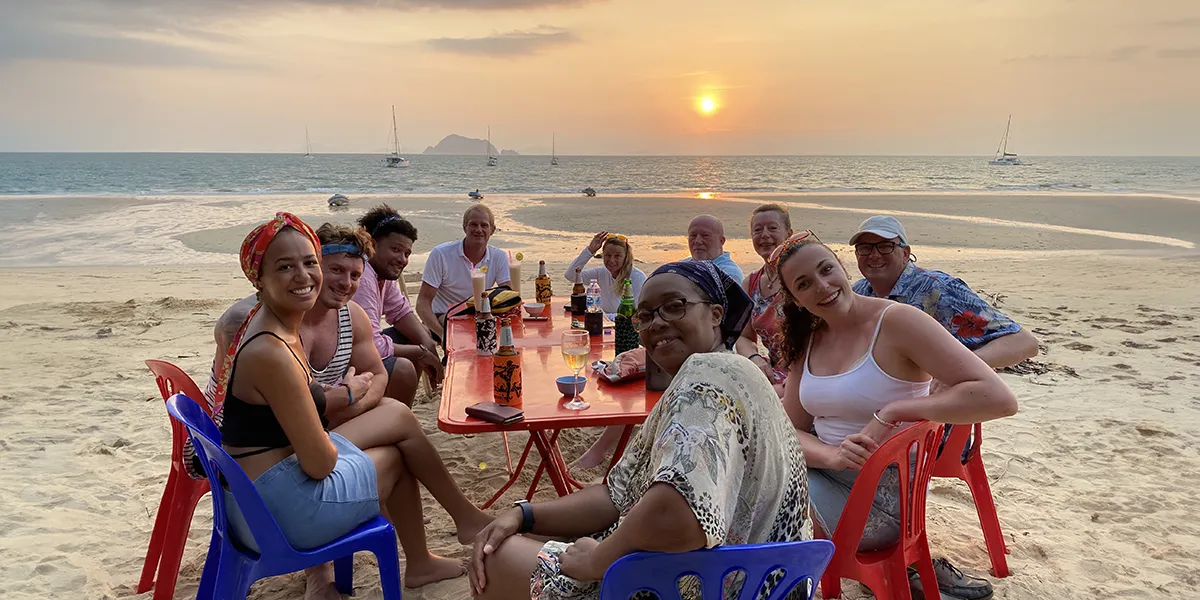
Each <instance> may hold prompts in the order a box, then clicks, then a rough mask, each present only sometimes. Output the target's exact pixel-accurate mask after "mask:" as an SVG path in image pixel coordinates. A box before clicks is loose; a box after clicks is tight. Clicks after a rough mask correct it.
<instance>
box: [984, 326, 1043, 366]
mask: <svg viewBox="0 0 1200 600" xmlns="http://www.w3.org/2000/svg"><path fill="white" fill-rule="evenodd" d="M1037 353H1038V341H1037V338H1035V337H1033V334H1032V333H1029V330H1027V329H1025V328H1021V329H1020V330H1018V331H1017V332H1016V333H1010V334H1008V335H1002V336H1000V337H998V338H995V339H993V340H992V341H990V342H987V343H986V344H984V345H982V346H980V347H978V348H976V349H975V356H978V357H979V358H981V359H982V360H983V362H985V363H987V365H988V366H989V367H991V368H993V369H1003V368H1004V367H1011V366H1013V365H1015V364H1017V363H1019V362H1021V361H1023V360H1025V359H1027V358H1033V357H1035V356H1037Z"/></svg>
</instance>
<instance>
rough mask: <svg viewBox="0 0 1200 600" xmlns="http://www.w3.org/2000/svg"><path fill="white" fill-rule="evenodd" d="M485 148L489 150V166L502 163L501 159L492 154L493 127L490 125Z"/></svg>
mask: <svg viewBox="0 0 1200 600" xmlns="http://www.w3.org/2000/svg"><path fill="white" fill-rule="evenodd" d="M485 150H487V166H489V167H494V166H496V165H498V164H500V159H499V158H496V157H495V156H492V128H491V127H490V126H489V127H488V137H487V148H485Z"/></svg>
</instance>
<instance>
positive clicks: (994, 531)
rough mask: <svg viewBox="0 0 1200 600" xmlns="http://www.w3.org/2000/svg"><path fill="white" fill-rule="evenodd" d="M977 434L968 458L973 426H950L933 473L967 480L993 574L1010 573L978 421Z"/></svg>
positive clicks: (1006, 550)
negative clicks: (963, 451) (981, 447)
mask: <svg viewBox="0 0 1200 600" xmlns="http://www.w3.org/2000/svg"><path fill="white" fill-rule="evenodd" d="M974 431H975V436H974V439H973V440H972V441H971V447H970V448H969V449H968V450H967V458H966V460H963V458H962V450H961V449H962V448H964V447H966V445H967V438H968V437H969V436H970V435H971V427H968V426H966V425H956V426H954V427H953V428H951V430H950V437H949V439H947V440H946V445H945V446H944V448H945V449H944V450H943V451H942V455H941V456H940V457H938V459H937V462H936V463H934V465H933V476H934V477H954V478H957V479H961V480H963V481H965V482H967V487H968V488H970V489H971V500H972V501H974V502H975V512H977V513H979V526H980V527H981V528H983V541H984V543H985V544H987V551H988V558H989V559H990V560H991V561H992V575H993V576H995V577H1008V559H1007V558H1005V556H1004V555H1005V554H1008V546H1007V545H1005V543H1004V532H1003V531H1001V530H1000V517H999V515H997V514H996V502H995V500H993V499H992V486H991V485H989V484H988V476H987V472H986V471H984V470H983V455H982V454H981V453H980V451H979V446H980V444H981V443H982V441H983V428H982V427H981V426H980V425H979V423H976V424H975V429H974Z"/></svg>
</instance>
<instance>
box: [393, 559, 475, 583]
mask: <svg viewBox="0 0 1200 600" xmlns="http://www.w3.org/2000/svg"><path fill="white" fill-rule="evenodd" d="M466 574H467V564H466V563H465V562H463V561H462V560H459V559H455V558H442V557H440V556H437V555H436V554H430V555H429V556H427V557H426V558H425V560H422V561H421V562H419V563H416V562H413V561H411V560H409V561H406V564H405V565H404V587H406V588H409V589H412V588H419V587H421V586H424V585H429V584H431V583H435V582H438V581H445V580H447V579H454V578H455V577H462V576H463V575H466Z"/></svg>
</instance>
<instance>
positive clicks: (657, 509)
mask: <svg viewBox="0 0 1200 600" xmlns="http://www.w3.org/2000/svg"><path fill="white" fill-rule="evenodd" d="M634 316H635V323H636V327H637V329H638V331H639V333H640V334H641V339H642V344H643V345H644V346H645V347H646V351H647V352H648V353H649V355H650V357H651V358H653V359H654V361H655V362H656V363H658V364H659V365H661V366H662V368H663V369H664V370H665V371H666V372H667V373H670V374H671V375H672V376H673V380H672V382H671V385H670V387H668V388H667V390H666V391H665V392H663V396H662V398H661V399H660V400H659V401H658V404H656V405H655V407H654V409H653V410H652V411H650V414H649V415H647V417H646V422H645V424H644V425H643V427H642V428H641V430H640V431H639V432H638V434H637V435H636V436H635V437H634V439H633V440H632V441H631V442H630V445H629V450H628V451H626V453H625V455H624V456H623V457H622V458H621V460H620V461H619V462H618V463H617V465H616V466H615V467H614V468H613V470H612V472H611V473H609V476H608V482H607V483H606V484H600V485H597V486H593V487H589V488H586V489H584V490H582V491H579V492H576V493H574V494H571V495H569V496H564V497H562V498H558V499H556V500H551V501H549V502H539V503H536V504H529V503H525V502H520V503H518V506H517V507H514V508H512V509H510V510H508V511H507V512H504V513H501V514H500V515H499V516H498V517H497V518H496V520H495V521H493V522H492V524H491V525H488V526H487V527H486V528H485V529H484V530H483V531H482V532H481V533H480V534H479V535H478V536H476V539H475V548H474V552H473V556H472V562H471V565H470V577H471V587H472V592H473V594H474V595H476V596H477V597H481V598H526V597H530V598H533V599H534V600H551V599H553V600H560V599H568V598H569V599H577V598H587V599H594V598H598V597H599V590H600V579H601V578H602V577H603V576H604V572H605V571H606V570H607V569H608V567H609V565H611V564H612V563H613V562H614V561H616V560H617V559H618V558H620V557H622V556H624V555H626V554H630V553H632V552H636V551H643V550H645V551H659V552H686V551H689V550H697V549H700V548H711V547H714V546H720V545H727V544H756V543H766V542H784V541H793V540H804V539H809V538H810V537H811V525H810V523H809V521H808V486H807V480H806V477H805V467H804V456H803V454H801V451H800V445H799V443H798V442H797V440H796V436H795V434H794V432H793V431H792V428H791V426H790V424H789V423H788V421H787V416H786V414H785V413H784V411H783V408H782V407H781V406H780V404H779V400H778V397H777V396H776V395H775V391H774V390H773V389H772V388H771V385H770V382H769V381H767V379H766V377H764V376H763V375H762V373H761V372H760V371H759V370H758V368H757V367H755V366H754V365H753V364H752V363H751V362H750V361H748V360H746V359H745V358H744V357H741V356H738V355H736V354H734V353H732V352H730V351H729V349H730V347H731V346H732V345H733V342H734V340H736V339H737V337H738V336H739V335H741V332H742V329H744V328H745V326H746V322H747V321H748V320H749V318H750V299H749V298H748V297H747V296H746V293H745V292H744V291H742V289H741V287H739V286H738V283H737V282H736V281H734V280H733V279H731V278H730V277H729V276H727V275H725V274H724V273H722V272H720V271H719V270H718V269H717V268H716V267H714V266H713V265H712V263H710V262H676V263H669V264H666V265H663V266H662V267H660V268H659V269H658V270H657V271H655V272H654V274H653V275H651V276H650V278H649V279H647V280H646V286H645V287H644V288H643V289H642V295H641V297H640V299H639V301H638V306H637V312H636V313H635V315H634ZM519 533H531V534H534V535H537V536H546V537H550V538H557V539H573V540H575V541H574V542H573V543H565V542H561V541H538V540H534V539H532V538H529V537H525V536H521V535H517V534H519ZM689 591H690V592H694V591H697V590H689ZM685 597H687V598H693V597H698V594H694V593H687V594H685Z"/></svg>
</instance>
